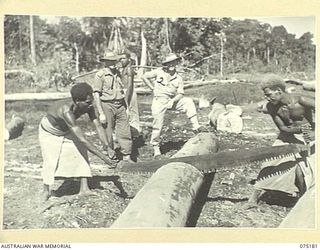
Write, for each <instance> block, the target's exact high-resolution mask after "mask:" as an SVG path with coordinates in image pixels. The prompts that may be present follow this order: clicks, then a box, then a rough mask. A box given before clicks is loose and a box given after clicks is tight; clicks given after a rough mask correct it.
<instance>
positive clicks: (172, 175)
mask: <svg viewBox="0 0 320 250" xmlns="http://www.w3.org/2000/svg"><path fill="white" fill-rule="evenodd" d="M217 150H218V141H217V138H216V137H215V136H214V135H212V134H209V133H203V134H199V135H197V136H195V137H194V138H192V139H190V140H189V141H188V142H187V143H186V144H185V145H184V146H183V148H182V149H181V150H180V151H179V152H178V153H176V154H175V155H174V156H173V157H182V156H187V155H198V154H208V153H214V152H216V151H217ZM203 182H204V176H203V174H201V173H200V172H199V171H198V170H197V169H196V168H195V167H193V166H192V165H190V164H186V163H181V162H174V163H169V164H167V165H165V166H163V167H162V168H160V169H159V170H157V172H156V173H155V174H154V175H153V176H152V177H151V178H150V179H149V181H148V182H147V183H146V184H145V185H144V187H143V188H142V189H141V190H140V191H139V192H138V193H137V194H136V196H135V197H134V199H133V200H132V201H131V202H130V204H129V205H128V207H127V208H126V209H125V211H124V212H123V213H122V214H121V215H120V216H119V218H118V219H117V220H116V221H115V222H114V224H113V225H112V228H128V227H183V226H185V225H186V223H187V219H188V215H189V213H190V209H191V207H192V205H193V204H194V202H195V199H196V196H197V194H198V191H199V189H200V188H201V186H202V184H203Z"/></svg>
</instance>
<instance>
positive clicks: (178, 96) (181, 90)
mask: <svg viewBox="0 0 320 250" xmlns="http://www.w3.org/2000/svg"><path fill="white" fill-rule="evenodd" d="M179 79H180V80H179V84H178V89H177V94H176V96H175V97H174V98H172V99H171V102H172V106H173V105H174V104H176V103H177V102H178V101H180V100H181V99H182V97H183V95H184V86H183V81H182V78H181V77H180V78H179ZM169 105H170V104H169Z"/></svg>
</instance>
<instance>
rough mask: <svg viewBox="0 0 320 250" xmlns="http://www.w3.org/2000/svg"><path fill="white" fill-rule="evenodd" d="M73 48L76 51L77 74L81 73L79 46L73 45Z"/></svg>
mask: <svg viewBox="0 0 320 250" xmlns="http://www.w3.org/2000/svg"><path fill="white" fill-rule="evenodd" d="M73 47H74V49H75V51H76V72H77V73H79V72H80V70H79V48H78V46H77V43H73Z"/></svg>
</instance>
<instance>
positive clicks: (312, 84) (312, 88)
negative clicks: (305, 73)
mask: <svg viewBox="0 0 320 250" xmlns="http://www.w3.org/2000/svg"><path fill="white" fill-rule="evenodd" d="M302 87H303V89H304V90H309V91H316V82H315V81H309V82H303V84H302Z"/></svg>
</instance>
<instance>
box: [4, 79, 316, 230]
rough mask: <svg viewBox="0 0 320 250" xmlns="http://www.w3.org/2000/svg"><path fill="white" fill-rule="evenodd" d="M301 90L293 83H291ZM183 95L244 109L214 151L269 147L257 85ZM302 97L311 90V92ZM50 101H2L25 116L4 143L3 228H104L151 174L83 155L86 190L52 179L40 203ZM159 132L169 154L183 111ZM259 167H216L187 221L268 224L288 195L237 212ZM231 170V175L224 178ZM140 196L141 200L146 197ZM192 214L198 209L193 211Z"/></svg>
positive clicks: (145, 110) (143, 99)
mask: <svg viewBox="0 0 320 250" xmlns="http://www.w3.org/2000/svg"><path fill="white" fill-rule="evenodd" d="M295 87H296V89H297V90H298V91H302V88H301V86H295ZM186 95H188V96H192V97H197V98H199V97H200V96H201V95H203V96H204V97H205V98H208V99H210V98H212V97H213V96H217V102H220V103H232V104H236V105H243V106H245V107H247V108H246V109H245V112H244V113H243V115H242V118H243V122H244V128H243V132H242V133H241V134H226V133H219V134H218V137H219V140H220V148H219V151H234V150H237V149H245V148H248V149H250V148H257V147H264V146H270V145H272V143H273V141H274V140H275V138H276V136H277V133H278V131H277V128H276V127H275V126H274V124H273V122H272V120H271V118H270V117H269V116H268V115H265V114H262V113H259V112H257V111H255V110H254V109H253V108H252V107H253V106H254V105H252V103H255V102H258V101H261V100H262V99H263V95H262V92H261V91H260V90H259V87H257V86H255V85H254V84H248V83H237V84H224V85H215V86H202V87H198V88H190V89H187V90H186ZM309 95H314V92H312V93H311V94H310V93H309ZM151 98H152V97H151V96H148V95H145V96H139V107H140V117H141V121H142V122H143V123H142V125H143V129H144V132H145V135H146V138H147V139H146V142H145V143H144V144H141V143H140V145H138V146H139V149H138V150H139V154H140V155H139V160H141V161H142V160H150V159H151V158H152V148H151V146H150V145H149V140H150V135H151V127H150V126H148V125H149V124H150V122H151V121H152V117H151V110H150V105H151V100H152V99H151ZM50 104H51V101H16V102H6V105H5V109H6V110H5V117H6V121H9V120H10V118H11V116H12V115H13V114H15V115H18V116H20V117H22V118H23V119H25V121H26V126H25V128H24V131H23V134H22V135H21V136H20V137H18V138H16V139H14V140H10V141H7V142H5V159H4V170H3V178H4V189H3V225H2V227H3V229H42V228H108V227H110V226H111V225H112V223H113V222H114V221H115V220H116V219H117V217H118V216H119V215H120V214H121V213H122V212H123V211H124V209H125V208H126V206H127V205H128V204H129V203H130V200H131V199H132V198H133V197H134V195H135V194H136V193H137V192H138V191H139V190H140V189H141V188H142V187H143V185H144V184H145V183H146V182H147V181H148V179H149V178H150V176H151V174H135V173H122V172H120V171H119V170H117V169H114V170H110V169H107V168H106V167H104V166H103V162H102V161H101V160H100V159H98V158H97V157H96V156H94V155H92V154H90V161H91V164H92V173H93V178H92V179H91V180H90V183H89V184H90V187H91V189H92V190H93V191H94V193H95V195H94V196H85V197H84V196H79V195H77V192H78V188H79V183H78V182H77V181H76V180H56V181H55V184H54V187H53V189H54V190H55V192H54V194H53V197H51V198H50V199H49V200H48V201H47V202H45V203H41V202H40V193H41V191H42V181H41V178H40V171H41V164H42V158H41V152H40V146H39V143H38V124H39V121H40V119H41V117H42V116H43V115H44V114H45V112H46V110H47V109H48V106H49V105H50ZM209 112H210V108H203V109H201V110H199V117H200V122H201V123H202V124H204V125H205V126H208V125H206V124H207V122H208V118H207V115H208V113H209ZM166 117H167V118H166V122H165V126H164V129H163V132H162V139H163V142H162V145H161V146H162V147H161V149H162V151H163V153H164V154H163V156H162V157H163V158H169V157H170V156H172V155H173V154H174V153H176V152H177V151H178V150H179V149H180V148H181V147H182V146H183V144H184V143H185V142H186V141H187V140H188V139H190V138H191V137H192V136H194V134H193V132H192V130H191V125H190V124H189V122H188V120H187V118H186V116H185V115H184V114H178V113H176V112H173V111H170V112H168V113H167V116H166ZM87 122H88V119H87V118H81V119H80V124H81V127H82V128H84V130H85V131H86V135H87V136H88V138H90V139H91V140H92V141H94V142H95V143H96V144H99V141H98V138H97V135H96V133H95V131H94V129H93V126H92V125H91V124H90V125H88V123H87ZM259 169H260V168H259V166H258V165H257V166H239V167H237V168H232V169H229V170H228V171H225V172H217V173H216V175H215V177H214V180H213V183H212V186H211V188H210V191H209V193H208V196H207V198H206V202H205V204H204V206H203V207H202V210H201V208H200V210H201V213H200V215H199V217H198V218H196V220H195V222H194V223H193V224H191V223H190V226H196V227H214V228H226V227H228V228H229V227H232V228H275V227H277V226H278V225H279V224H280V223H281V221H282V220H283V219H284V218H285V217H286V215H287V214H288V212H289V211H290V209H291V208H292V207H293V206H294V204H295V203H296V201H297V200H296V198H293V197H289V196H287V195H286V194H283V193H275V192H273V193H272V192H270V193H268V194H267V195H265V196H264V197H263V199H262V200H261V201H260V205H259V207H258V208H257V209H251V210H248V211H244V210H242V209H241V206H242V205H243V204H245V202H246V201H247V199H248V197H249V195H250V193H251V191H252V186H251V185H250V184H249V183H250V181H251V180H252V179H254V178H255V177H256V176H257V173H258V171H259ZM230 176H232V177H233V176H234V178H230ZM146 202H148V201H146ZM199 212H200V211H199Z"/></svg>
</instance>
